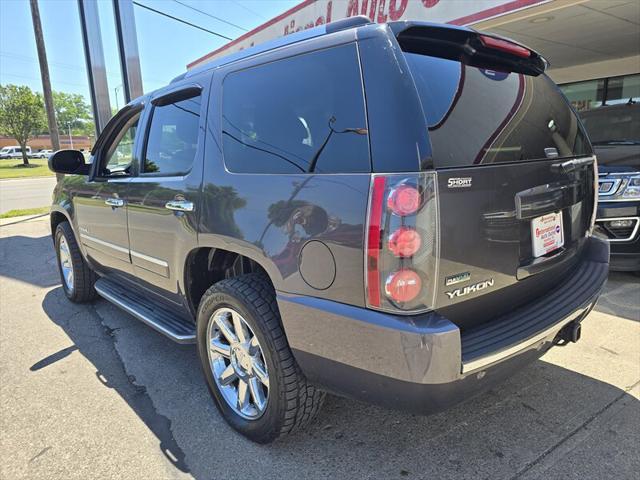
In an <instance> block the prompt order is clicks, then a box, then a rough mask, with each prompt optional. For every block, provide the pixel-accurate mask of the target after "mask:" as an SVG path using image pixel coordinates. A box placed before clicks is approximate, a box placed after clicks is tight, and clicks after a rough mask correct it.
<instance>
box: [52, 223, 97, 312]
mask: <svg viewBox="0 0 640 480" xmlns="http://www.w3.org/2000/svg"><path fill="white" fill-rule="evenodd" d="M54 241H55V247H56V256H57V259H58V270H59V272H60V279H61V280H62V289H63V290H64V294H65V295H66V296H67V298H68V299H69V300H71V301H72V302H74V303H84V302H89V301H91V300H94V299H95V298H96V291H95V290H94V288H93V285H94V284H95V281H96V275H95V273H94V272H93V270H91V267H89V265H87V262H86V261H85V259H84V258H83V257H82V253H81V252H80V248H79V247H78V242H76V237H75V235H74V233H73V230H72V228H71V225H69V223H68V222H61V223H59V224H58V226H57V227H56V231H55V236H54Z"/></svg>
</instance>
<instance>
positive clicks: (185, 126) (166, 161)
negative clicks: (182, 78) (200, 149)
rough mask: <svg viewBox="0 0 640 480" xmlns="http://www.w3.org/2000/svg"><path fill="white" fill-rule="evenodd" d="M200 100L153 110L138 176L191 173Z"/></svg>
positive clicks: (195, 99)
mask: <svg viewBox="0 0 640 480" xmlns="http://www.w3.org/2000/svg"><path fill="white" fill-rule="evenodd" d="M199 125H200V96H196V97H191V98H187V99H186V100H180V101H175V102H173V103H163V104H161V105H155V106H154V107H153V112H152V117H151V125H150V126H149V133H148V137H147V145H146V149H145V155H144V162H143V165H142V173H153V174H161V175H178V174H183V173H186V172H188V171H189V170H190V169H191V165H192V163H193V159H194V158H195V156H196V147H197V146H198V128H199Z"/></svg>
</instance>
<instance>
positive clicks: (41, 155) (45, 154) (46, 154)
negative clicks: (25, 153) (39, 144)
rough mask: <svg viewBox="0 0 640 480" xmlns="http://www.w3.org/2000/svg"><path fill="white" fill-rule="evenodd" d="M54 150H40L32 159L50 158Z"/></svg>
mask: <svg viewBox="0 0 640 480" xmlns="http://www.w3.org/2000/svg"><path fill="white" fill-rule="evenodd" d="M52 153H53V150H39V151H37V152H36V153H34V154H32V155H31V158H49V156H50V155H51V154H52Z"/></svg>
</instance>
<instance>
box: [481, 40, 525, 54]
mask: <svg viewBox="0 0 640 480" xmlns="http://www.w3.org/2000/svg"><path fill="white" fill-rule="evenodd" d="M480 41H481V42H482V44H483V45H484V46H485V47H487V48H491V49H493V50H500V51H501V52H505V53H510V54H511V55H515V56H517V57H522V58H529V57H530V56H531V50H529V49H528V48H526V47H523V46H522V45H518V44H517V43H513V42H509V41H508V40H502V39H501V38H495V37H490V36H488V35H480Z"/></svg>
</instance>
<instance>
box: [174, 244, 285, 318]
mask: <svg viewBox="0 0 640 480" xmlns="http://www.w3.org/2000/svg"><path fill="white" fill-rule="evenodd" d="M247 273H259V274H261V275H263V276H264V277H265V278H266V279H268V280H269V282H270V283H271V285H272V286H273V287H274V288H275V283H274V281H273V278H272V276H271V275H270V274H269V273H268V270H267V269H266V268H265V267H264V265H263V264H262V263H261V262H259V261H258V260H256V259H255V258H252V257H249V256H247V255H243V254H241V253H238V252H235V251H233V250H227V249H223V248H216V247H199V248H196V249H193V250H191V251H190V252H189V254H188V255H187V258H186V260H185V265H184V286H185V296H186V298H187V302H188V305H189V309H190V310H191V313H192V314H193V315H194V318H195V315H196V312H197V311H198V306H199V304H200V300H201V299H202V296H203V295H204V293H205V292H206V291H207V289H209V287H211V286H212V285H213V284H214V283H216V282H219V281H220V280H224V279H227V278H235V277H238V276H240V275H244V274H247Z"/></svg>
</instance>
